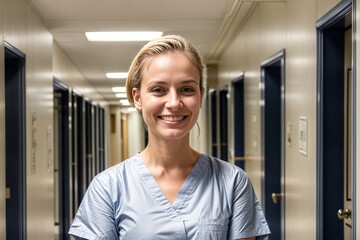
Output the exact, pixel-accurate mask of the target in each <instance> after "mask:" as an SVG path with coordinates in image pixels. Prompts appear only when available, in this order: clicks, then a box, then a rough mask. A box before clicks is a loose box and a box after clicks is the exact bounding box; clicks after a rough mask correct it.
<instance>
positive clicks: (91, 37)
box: [85, 31, 163, 42]
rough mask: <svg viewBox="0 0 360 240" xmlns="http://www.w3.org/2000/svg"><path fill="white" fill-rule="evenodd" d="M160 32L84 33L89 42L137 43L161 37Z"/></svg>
mask: <svg viewBox="0 0 360 240" xmlns="http://www.w3.org/2000/svg"><path fill="white" fill-rule="evenodd" d="M162 34H163V33H162V32H156V31H146V32H86V33H85V35H86V38H87V39H88V41H91V42H93V41H94V42H137V41H150V40H152V39H155V38H158V37H161V36H162Z"/></svg>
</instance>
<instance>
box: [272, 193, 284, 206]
mask: <svg viewBox="0 0 360 240" xmlns="http://www.w3.org/2000/svg"><path fill="white" fill-rule="evenodd" d="M283 197H284V194H282V193H272V194H271V198H272V200H273V202H274V203H275V204H277V203H278V202H279V201H280V200H281V199H282V198H283Z"/></svg>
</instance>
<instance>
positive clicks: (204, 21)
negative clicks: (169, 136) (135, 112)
mask: <svg viewBox="0 0 360 240" xmlns="http://www.w3.org/2000/svg"><path fill="white" fill-rule="evenodd" d="M28 2H29V3H30V4H31V5H32V6H33V8H34V9H36V11H37V12H38V13H39V14H40V16H41V17H42V18H43V21H44V24H45V25H46V26H47V27H48V29H49V30H50V32H51V33H52V35H53V37H54V40H55V41H56V42H57V44H58V45H59V46H60V47H61V49H62V50H63V51H64V52H65V54H66V55H67V56H68V57H69V58H70V60H71V61H72V62H73V63H74V64H75V65H76V67H77V68H78V69H79V70H80V72H81V73H82V74H83V75H84V77H85V78H86V79H87V80H88V81H89V82H90V83H91V84H92V85H93V86H94V88H95V89H96V91H97V92H98V93H99V94H100V95H101V96H103V98H104V99H103V100H105V102H106V103H108V104H115V105H118V104H119V99H117V98H116V97H115V94H114V93H113V92H112V91H111V88H112V87H115V86H122V85H124V84H125V79H112V80H111V79H107V78H106V77H105V73H106V72H123V71H127V70H128V68H129V66H130V63H131V61H132V59H133V58H134V57H135V55H136V53H137V52H138V51H139V50H140V48H141V47H142V46H143V45H144V44H145V42H88V41H87V40H86V37H85V34H84V33H85V32H86V31H163V32H164V35H167V34H179V35H182V36H184V37H185V38H187V39H189V40H190V41H191V42H192V43H193V44H194V45H195V46H196V47H197V48H198V50H199V52H200V53H201V54H202V55H203V56H204V58H205V59H206V60H207V61H208V62H210V61H216V59H217V57H218V55H219V53H220V52H221V50H222V49H223V48H224V47H225V46H226V44H227V43H228V42H229V41H230V40H231V38H232V35H233V34H232V33H233V32H235V31H236V29H238V28H239V26H240V23H241V22H242V21H244V19H245V18H246V15H247V13H248V12H249V11H251V9H252V7H253V2H257V1H238V0H195V1H194V0H181V1H175V0H102V1H99V0H60V1H59V0H28ZM234 20H235V21H234ZM234 23H236V24H234Z"/></svg>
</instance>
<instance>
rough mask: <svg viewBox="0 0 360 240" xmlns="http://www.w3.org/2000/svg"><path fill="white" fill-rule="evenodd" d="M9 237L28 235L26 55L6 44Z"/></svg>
mask: <svg viewBox="0 0 360 240" xmlns="http://www.w3.org/2000/svg"><path fill="white" fill-rule="evenodd" d="M5 46H6V48H5V112H6V119H5V125H6V195H7V196H6V239H7V240H18V239H26V157H25V156H26V153H25V146H26V144H25V139H26V138H25V55H24V54H23V53H21V52H20V51H19V50H17V49H15V48H13V47H12V46H10V45H7V44H5Z"/></svg>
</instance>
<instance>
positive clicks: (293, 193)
mask: <svg viewBox="0 0 360 240" xmlns="http://www.w3.org/2000/svg"><path fill="white" fill-rule="evenodd" d="M338 2H339V1H338V0H336V1H325V0H305V1H304V0H289V1H286V2H260V3H258V5H257V7H256V9H255V10H254V12H253V14H252V15H251V17H250V18H249V19H248V21H247V22H246V24H245V26H244V27H243V28H242V29H241V31H240V33H239V34H238V36H237V37H236V38H235V40H234V41H233V43H232V44H230V45H229V47H228V48H227V50H226V51H225V52H224V54H223V55H222V56H221V58H220V60H219V66H218V71H219V75H218V76H219V84H218V86H219V87H221V86H223V85H225V84H229V83H230V81H231V80H232V79H234V78H235V77H237V76H238V75H240V74H241V73H242V72H244V75H245V84H244V87H245V155H246V156H248V157H251V160H248V161H246V170H247V172H248V174H249V176H250V178H251V180H252V182H253V184H254V187H255V189H256V192H257V194H258V196H260V197H261V192H260V191H261V172H260V169H261V165H260V164H261V163H260V158H261V152H260V150H261V145H260V144H261V126H260V119H261V115H260V104H259V101H260V90H259V82H260V65H261V63H262V62H263V61H264V60H265V59H267V58H269V57H271V56H272V55H273V54H275V53H277V52H278V51H280V50H281V49H283V48H285V49H286V53H285V59H286V60H285V61H286V63H285V65H286V90H285V91H286V93H285V101H286V110H285V112H286V113H285V115H286V116H285V118H286V120H285V122H286V124H290V125H291V126H292V136H291V137H292V145H291V146H287V147H286V149H285V151H286V153H285V161H286V164H285V166H286V169H285V184H286V185H285V188H286V216H285V219H286V239H291V240H296V239H299V240H302V239H315V238H316V189H315V188H316V184H315V183H316V149H315V146H316V135H315V133H316V21H317V20H318V19H319V18H320V17H321V16H322V15H323V14H325V13H326V12H327V11H329V10H330V9H331V8H332V7H334V6H335V5H336V4H337V3H338ZM300 116H305V117H307V118H308V154H307V155H306V156H305V155H302V154H300V153H299V151H298V148H297V146H298V138H299V136H298V131H299V129H298V125H299V123H298V121H299V117H300ZM299 226H301V227H299Z"/></svg>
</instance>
